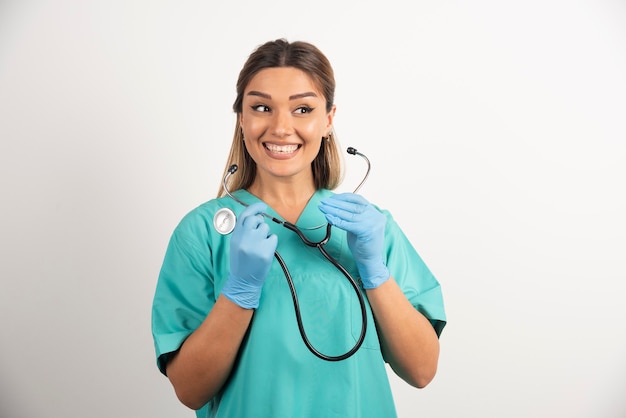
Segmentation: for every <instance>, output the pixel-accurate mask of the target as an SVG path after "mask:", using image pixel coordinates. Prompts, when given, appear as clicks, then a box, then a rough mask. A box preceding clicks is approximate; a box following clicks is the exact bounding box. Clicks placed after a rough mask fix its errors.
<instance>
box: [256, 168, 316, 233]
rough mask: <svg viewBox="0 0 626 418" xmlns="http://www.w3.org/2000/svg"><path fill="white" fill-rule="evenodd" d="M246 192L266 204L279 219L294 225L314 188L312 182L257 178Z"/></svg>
mask: <svg viewBox="0 0 626 418" xmlns="http://www.w3.org/2000/svg"><path fill="white" fill-rule="evenodd" d="M248 191H249V192H250V193H252V194H253V195H255V196H256V197H258V198H259V199H261V200H262V201H264V202H265V203H267V204H268V205H269V206H270V207H271V208H272V209H274V211H276V213H277V214H278V215H280V217H281V218H283V219H284V220H286V221H288V222H291V223H294V224H295V223H296V221H297V220H298V218H299V217H300V215H301V214H302V211H303V210H304V208H305V207H306V205H307V203H308V202H309V200H310V199H311V196H313V194H314V193H315V187H314V185H313V182H312V181H308V182H299V181H294V179H286V180H282V179H275V178H274V179H270V180H264V179H262V178H259V177H257V179H255V181H254V183H252V185H251V186H250V188H248Z"/></svg>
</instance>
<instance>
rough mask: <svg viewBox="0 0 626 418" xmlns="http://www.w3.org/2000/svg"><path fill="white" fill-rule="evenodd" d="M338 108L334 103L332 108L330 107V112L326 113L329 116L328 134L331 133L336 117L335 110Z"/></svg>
mask: <svg viewBox="0 0 626 418" xmlns="http://www.w3.org/2000/svg"><path fill="white" fill-rule="evenodd" d="M336 110H337V106H335V105H333V107H332V109H330V112H328V113H327V114H326V117H327V118H328V120H327V123H326V131H327V132H326V136H328V135H330V130H331V129H332V127H333V120H334V119H335V111H336Z"/></svg>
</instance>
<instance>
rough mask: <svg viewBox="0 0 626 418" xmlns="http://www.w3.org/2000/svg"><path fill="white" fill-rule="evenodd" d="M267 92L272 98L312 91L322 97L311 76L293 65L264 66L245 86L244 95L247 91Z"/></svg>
mask: <svg viewBox="0 0 626 418" xmlns="http://www.w3.org/2000/svg"><path fill="white" fill-rule="evenodd" d="M252 90H254V91H259V92H262V93H268V94H269V95H271V96H272V98H274V96H276V97H277V98H278V97H280V96H283V95H285V96H290V95H293V94H300V93H305V92H314V93H316V94H317V95H318V96H319V97H320V98H323V94H322V93H321V91H320V89H319V88H318V86H317V85H316V84H315V82H314V81H313V78H312V77H311V76H309V75H308V74H307V73H305V72H304V71H302V70H300V69H298V68H294V67H275V68H265V69H263V70H261V71H259V72H258V73H256V74H255V75H254V77H252V78H251V79H250V82H249V83H248V85H247V86H246V89H245V92H244V95H245V94H246V93H248V92H249V91H252Z"/></svg>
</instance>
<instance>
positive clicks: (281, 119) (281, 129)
mask: <svg viewBox="0 0 626 418" xmlns="http://www.w3.org/2000/svg"><path fill="white" fill-rule="evenodd" d="M271 132H272V135H274V136H275V137H277V138H284V137H286V136H289V135H291V134H292V133H293V125H292V121H291V114H290V113H289V112H278V111H277V112H275V113H274V117H273V118H272V126H271Z"/></svg>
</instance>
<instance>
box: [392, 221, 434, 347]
mask: <svg viewBox="0 0 626 418" xmlns="http://www.w3.org/2000/svg"><path fill="white" fill-rule="evenodd" d="M383 213H384V214H385V215H386V216H387V226H386V229H385V242H386V254H385V256H386V261H387V268H388V269H389V272H390V273H391V276H392V277H393V278H394V280H395V281H396V282H397V283H398V285H399V286H400V288H401V289H402V292H403V293H404V294H405V296H406V297H407V299H408V300H409V302H411V304H412V305H413V306H414V307H415V309H417V310H418V311H419V312H421V313H422V314H423V315H424V316H425V317H426V318H428V320H429V321H430V323H431V324H432V325H433V328H434V329H435V332H436V333H437V336H440V335H441V332H442V331H443V328H444V327H445V325H446V313H445V309H444V302H443V294H442V291H441V286H440V284H439V282H438V281H437V279H436V278H435V276H434V275H433V274H432V272H431V271H430V269H429V268H428V267H427V266H426V264H425V263H424V261H423V260H422V258H421V257H420V255H419V254H418V253H417V251H416V250H415V248H414V247H413V245H412V244H411V242H410V241H409V239H408V238H407V236H406V235H405V234H404V232H403V231H402V230H401V229H400V227H399V226H398V224H397V223H396V222H395V220H394V219H393V218H392V217H391V215H390V214H389V212H387V211H383Z"/></svg>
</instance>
